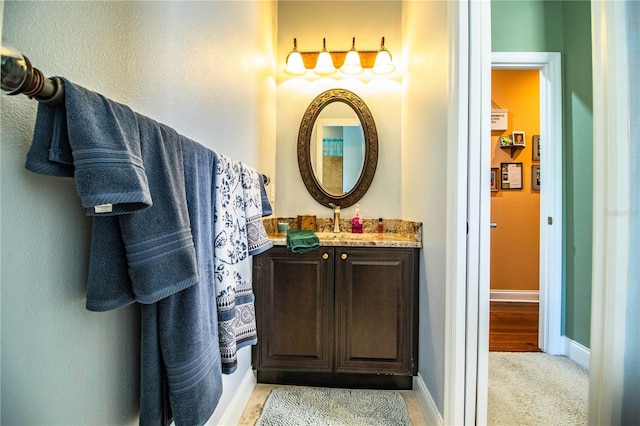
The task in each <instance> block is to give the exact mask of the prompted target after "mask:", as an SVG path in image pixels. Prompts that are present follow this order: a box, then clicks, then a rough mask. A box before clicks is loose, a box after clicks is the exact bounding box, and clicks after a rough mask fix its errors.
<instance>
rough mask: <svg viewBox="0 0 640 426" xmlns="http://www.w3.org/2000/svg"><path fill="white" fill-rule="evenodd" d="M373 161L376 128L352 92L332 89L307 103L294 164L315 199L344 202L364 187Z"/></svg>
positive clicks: (375, 157)
mask: <svg viewBox="0 0 640 426" xmlns="http://www.w3.org/2000/svg"><path fill="white" fill-rule="evenodd" d="M377 162H378V134H377V132H376V126H375V123H374V121H373V116H372V115H371V112H370V111H369V108H367V105H366V104H365V103H364V102H363V101H362V99H360V98H359V97H358V96H357V95H356V94H355V93H353V92H350V91H348V90H344V89H332V90H327V91H326V92H323V93H321V94H320V95H318V97H316V98H315V99H314V100H313V102H311V104H310V105H309V107H308V108H307V111H306V112H305V114H304V117H303V118H302V123H301V124H300V131H299V133H298V166H299V167H300V175H301V176H302V180H303V181H304V184H305V186H306V187H307V190H308V191H309V193H310V194H311V196H313V198H315V199H316V201H318V202H319V203H321V204H323V205H325V206H330V204H335V205H337V206H341V207H343V208H344V207H349V206H351V205H353V204H355V203H356V202H357V201H358V200H359V199H360V198H362V196H363V195H364V194H365V193H366V192H367V190H368V189H369V186H370V185H371V182H372V181H373V176H374V174H375V171H376V165H377Z"/></svg>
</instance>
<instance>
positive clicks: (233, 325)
mask: <svg viewBox="0 0 640 426" xmlns="http://www.w3.org/2000/svg"><path fill="white" fill-rule="evenodd" d="M243 170H244V173H243ZM243 176H244V177H245V178H246V179H243ZM260 179H261V178H260V175H259V174H258V173H257V172H256V171H255V170H253V169H251V168H250V167H247V166H243V165H242V164H241V163H239V162H237V161H234V160H231V159H230V158H227V157H226V156H224V155H221V154H218V164H217V167H216V182H215V191H216V196H215V203H214V204H215V209H214V217H215V224H214V230H215V242H214V247H215V249H214V251H215V259H216V263H215V271H216V301H217V306H218V308H217V309H218V331H219V339H220V353H221V355H222V372H223V373H225V374H230V373H233V372H234V371H235V370H236V368H237V350H238V349H240V348H242V347H244V346H248V345H254V344H256V343H257V333H256V318H255V304H254V300H255V297H254V294H253V287H252V283H251V263H250V261H249V255H250V254H254V253H255V254H257V253H259V252H261V251H264V250H266V249H268V248H269V247H271V243H270V242H269V241H268V239H266V240H265V238H264V237H266V233H265V231H264V227H263V226H262V221H261V220H260V218H261V217H262V194H261V191H260ZM248 223H249V226H247V225H248Z"/></svg>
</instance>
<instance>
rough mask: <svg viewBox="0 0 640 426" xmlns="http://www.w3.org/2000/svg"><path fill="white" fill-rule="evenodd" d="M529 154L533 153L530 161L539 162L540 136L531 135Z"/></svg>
mask: <svg viewBox="0 0 640 426" xmlns="http://www.w3.org/2000/svg"><path fill="white" fill-rule="evenodd" d="M531 146H532V149H531V152H532V153H533V154H532V156H531V159H532V160H533V161H540V135H533V136H532V137H531Z"/></svg>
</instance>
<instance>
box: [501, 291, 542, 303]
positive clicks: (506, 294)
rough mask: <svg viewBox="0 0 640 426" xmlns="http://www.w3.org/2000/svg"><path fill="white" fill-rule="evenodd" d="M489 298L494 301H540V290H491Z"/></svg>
mask: <svg viewBox="0 0 640 426" xmlns="http://www.w3.org/2000/svg"><path fill="white" fill-rule="evenodd" d="M489 300H491V301H492V302H531V303H538V301H539V300H540V291H538V290H491V291H490V293H489Z"/></svg>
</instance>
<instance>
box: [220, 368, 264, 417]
mask: <svg viewBox="0 0 640 426" xmlns="http://www.w3.org/2000/svg"><path fill="white" fill-rule="evenodd" d="M255 387H256V377H255V375H254V373H253V370H252V369H251V368H249V369H248V370H247V373H246V374H245V375H244V377H243V378H242V382H241V383H240V387H239V388H238V391H237V392H236V393H235V395H234V396H233V399H232V400H231V403H230V404H229V405H228V406H227V409H226V410H225V411H224V414H223V415H222V417H221V418H220V423H218V424H219V425H237V424H238V422H239V421H240V417H242V413H243V412H244V409H245V407H246V406H247V402H249V398H250V397H251V393H252V392H253V389H254V388H255Z"/></svg>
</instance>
